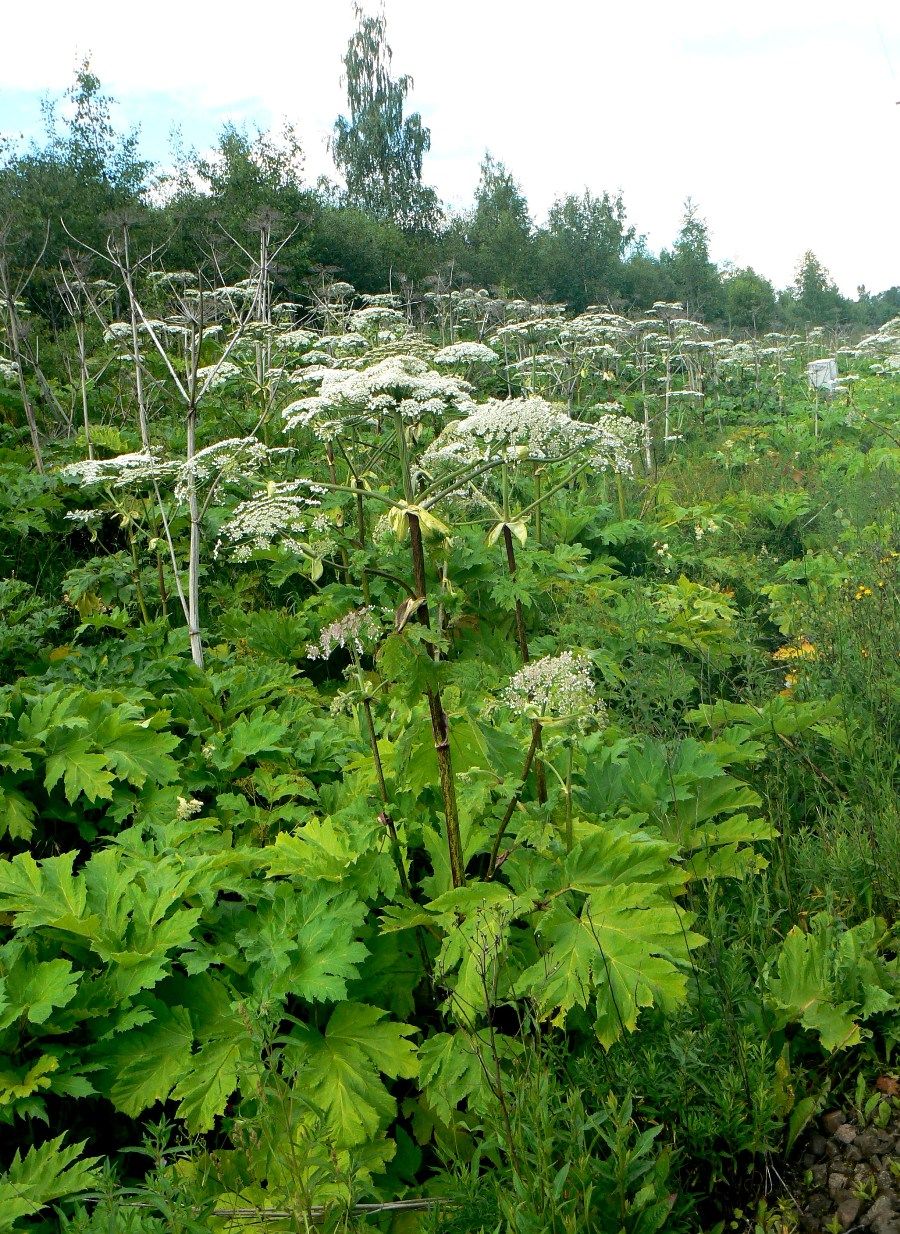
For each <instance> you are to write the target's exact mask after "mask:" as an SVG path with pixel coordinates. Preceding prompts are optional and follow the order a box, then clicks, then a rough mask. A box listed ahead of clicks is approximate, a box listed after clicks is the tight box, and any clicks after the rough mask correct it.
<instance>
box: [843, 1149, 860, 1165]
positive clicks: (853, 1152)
mask: <svg viewBox="0 0 900 1234" xmlns="http://www.w3.org/2000/svg"><path fill="white" fill-rule="evenodd" d="M844 1158H845V1160H847V1161H852V1162H853V1163H854V1165H855V1164H856V1162H858V1161H862V1159H863V1155H862V1153H861V1152H860V1151H859V1149H858V1148H857V1147H856V1145H855V1144H851V1145H850V1147H849V1148H848V1149H847V1151H846V1152H845V1153H844Z"/></svg>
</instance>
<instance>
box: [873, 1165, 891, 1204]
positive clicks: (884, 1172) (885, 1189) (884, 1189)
mask: <svg viewBox="0 0 900 1234" xmlns="http://www.w3.org/2000/svg"><path fill="white" fill-rule="evenodd" d="M875 1185H876V1186H877V1188H878V1190H879V1192H880V1193H881V1195H887V1196H888V1197H890V1196H891V1195H892V1194H893V1191H894V1180H893V1178H892V1177H891V1172H890V1170H888V1169H881V1170H878V1171H877V1172H876V1174H875Z"/></svg>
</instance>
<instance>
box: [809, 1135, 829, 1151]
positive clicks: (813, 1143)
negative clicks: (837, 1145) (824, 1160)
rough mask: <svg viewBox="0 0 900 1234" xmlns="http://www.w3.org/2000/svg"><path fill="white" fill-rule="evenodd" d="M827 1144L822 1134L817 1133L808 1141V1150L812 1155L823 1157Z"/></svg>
mask: <svg viewBox="0 0 900 1234" xmlns="http://www.w3.org/2000/svg"><path fill="white" fill-rule="evenodd" d="M827 1144H828V1141H827V1140H826V1139H825V1137H824V1135H819V1134H818V1133H817V1134H816V1135H814V1136H813V1138H812V1139H811V1140H810V1142H809V1151H810V1152H811V1153H812V1155H813V1156H814V1157H824V1156H825V1148H826V1146H827Z"/></svg>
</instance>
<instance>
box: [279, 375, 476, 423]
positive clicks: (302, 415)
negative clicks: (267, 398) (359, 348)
mask: <svg viewBox="0 0 900 1234" xmlns="http://www.w3.org/2000/svg"><path fill="white" fill-rule="evenodd" d="M470 389H471V387H470V386H469V385H468V384H467V383H466V382H464V381H460V379H459V378H457V377H451V376H449V375H445V374H443V373H437V372H435V371H434V369H431V368H429V366H428V365H427V364H426V363H425V361H424V360H419V359H418V358H417V357H415V356H388V357H387V358H386V359H384V360H381V361H379V363H378V364H373V365H371V367H369V368H366V369H362V370H361V371H358V370H356V369H332V370H330V371H325V372H323V374H322V380H321V385H320V389H319V394H317V395H312V396H310V397H309V398H303V399H298V400H297V401H296V402H294V403H291V404H290V405H289V406H288V407H286V408H285V409H284V412H283V413H282V414H283V415H284V420H285V429H286V430H290V429H294V428H309V429H312V431H313V432H314V433H315V434H316V435H317V436H318V437H320V438H322V439H323V440H333V439H334V438H335V437H336V436H337V435H338V434H339V433H340V431H341V429H342V428H343V427H344V425H345V424H346V423H353V424H359V423H360V421H366V420H369V421H372V420H375V419H377V418H379V417H381V416H384V415H386V414H387V413H388V412H391V411H394V410H396V409H399V410H400V412H401V414H402V415H403V417H404V418H405V419H408V420H413V421H416V420H420V419H421V418H422V416H423V415H425V414H426V413H428V412H431V413H433V414H436V415H440V414H441V413H442V412H444V411H446V410H448V409H451V408H452V409H455V410H456V411H459V412H467V411H469V410H470V409H471V408H472V407H474V404H473V403H472V400H471V399H470V397H469V391H470Z"/></svg>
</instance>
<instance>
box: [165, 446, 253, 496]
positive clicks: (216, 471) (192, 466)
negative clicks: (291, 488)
mask: <svg viewBox="0 0 900 1234" xmlns="http://www.w3.org/2000/svg"><path fill="white" fill-rule="evenodd" d="M273 453H275V452H274V451H273V450H271V449H270V448H269V447H268V446H266V445H263V443H262V442H261V441H257V439H256V438H255V437H226V438H225V440H224V441H217V442H214V443H213V445H211V446H206V447H205V448H204V449H203V450H198V451H197V453H196V454H195V455H194V457H193V458H192V459H190V460H189V461H188V462H184V463H181V464H180V465H179V468H178V478H177V479H176V481H175V497H176V499H177V500H178V501H181V502H185V501H187V500H188V497H189V496H190V493H191V490H192V489H195V490H196V489H197V488H200V487H201V486H202V485H204V484H205V483H207V481H209V480H211V479H213V478H216V479H218V478H222V477H235V476H237V477H244V476H253V475H256V474H257V473H258V472H259V469H260V468H261V467H262V466H263V464H264V463H267V462H268V461H269V459H270V458H271V457H272V454H273Z"/></svg>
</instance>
